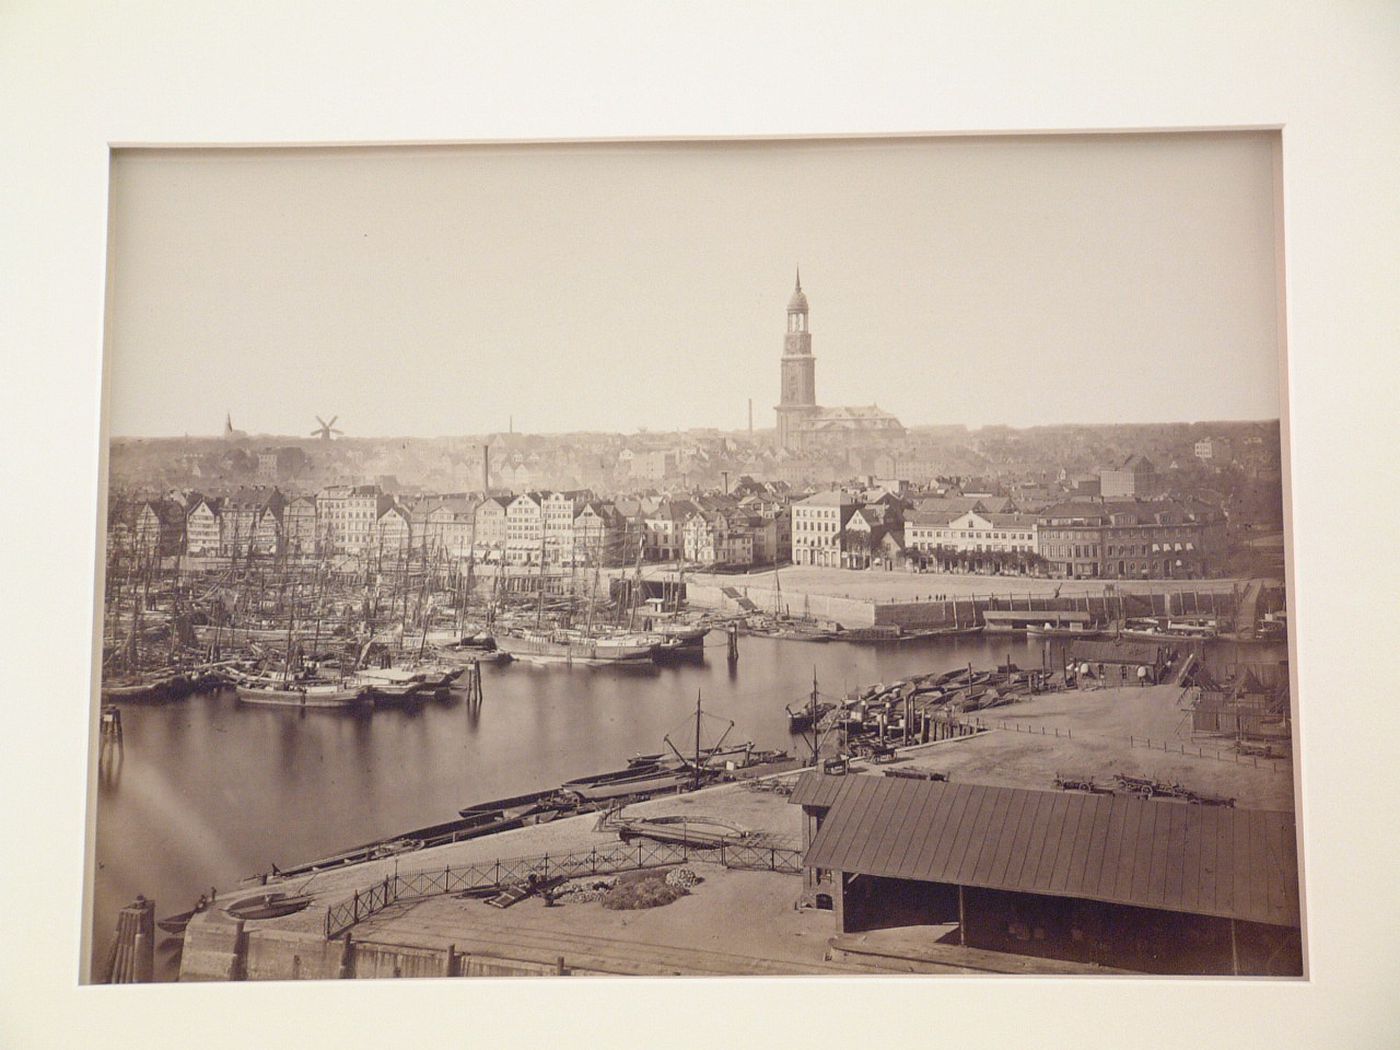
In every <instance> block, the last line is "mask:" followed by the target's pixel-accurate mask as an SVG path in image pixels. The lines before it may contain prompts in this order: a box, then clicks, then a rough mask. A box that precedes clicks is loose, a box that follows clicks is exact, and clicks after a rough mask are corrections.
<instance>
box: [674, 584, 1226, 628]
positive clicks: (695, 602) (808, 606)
mask: <svg viewBox="0 0 1400 1050" xmlns="http://www.w3.org/2000/svg"><path fill="white" fill-rule="evenodd" d="M686 600H687V601H688V602H689V604H691V605H692V606H694V607H696V608H701V609H713V610H715V611H717V612H722V613H727V614H731V615H741V614H743V613H745V612H752V611H754V610H755V609H756V610H758V611H761V612H780V613H786V614H789V615H793V616H808V615H810V616H812V617H815V618H817V619H826V620H835V621H836V622H837V623H839V624H840V625H841V626H843V627H873V626H897V627H909V628H919V627H948V626H952V625H954V624H962V625H964V626H967V625H971V624H976V623H978V622H980V617H981V613H983V612H985V611H987V610H989V609H991V610H999V611H1019V610H1025V611H1027V612H1045V613H1051V612H1057V611H1058V612H1073V611H1078V612H1087V613H1089V615H1090V616H1092V617H1093V618H1094V619H1096V620H1116V619H1119V618H1121V617H1134V616H1192V615H1198V614H1199V615H1209V616H1219V617H1222V618H1231V617H1233V616H1234V607H1235V602H1234V596H1233V595H1232V594H1230V593H1229V592H1224V593H1219V592H1213V591H1210V590H1206V589H1196V588H1192V587H1182V588H1181V589H1180V590H1174V591H1165V590H1158V589H1153V590H1151V591H1146V592H1144V593H1140V594H1134V593H1123V592H1122V591H1121V590H1120V591H1115V592H1113V593H1110V594H1107V595H1070V596H1065V597H1054V596H1052V595H1045V596H1035V595H973V596H970V597H958V598H957V599H955V600H949V601H918V600H900V599H888V600H879V599H864V598H844V597H838V596H836V595H827V594H802V593H795V592H789V591H777V590H772V589H769V588H764V587H752V586H745V585H744V584H743V582H742V577H738V578H736V580H735V582H734V583H733V584H728V585H716V584H710V583H697V582H692V581H690V580H687V581H686ZM745 602H748V603H750V605H751V606H752V608H749V607H746V606H745V604H744V603H745Z"/></svg>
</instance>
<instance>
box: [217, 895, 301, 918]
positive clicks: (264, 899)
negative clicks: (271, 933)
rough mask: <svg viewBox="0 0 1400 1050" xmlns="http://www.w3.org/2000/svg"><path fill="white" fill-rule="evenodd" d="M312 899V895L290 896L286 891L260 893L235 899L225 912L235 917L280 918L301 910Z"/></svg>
mask: <svg viewBox="0 0 1400 1050" xmlns="http://www.w3.org/2000/svg"><path fill="white" fill-rule="evenodd" d="M312 900H313V898H311V897H307V896H289V895H287V894H285V893H260V894H258V895H257V896H254V897H244V898H243V899H242V900H239V901H234V902H233V903H232V904H230V905H229V906H228V907H227V908H225V909H224V914H225V915H230V916H232V917H233V918H235V919H280V918H281V917H282V916H284V915H291V914H293V913H294V912H299V911H301V910H302V909H303V908H305V907H307V905H309V904H310V903H311V901H312Z"/></svg>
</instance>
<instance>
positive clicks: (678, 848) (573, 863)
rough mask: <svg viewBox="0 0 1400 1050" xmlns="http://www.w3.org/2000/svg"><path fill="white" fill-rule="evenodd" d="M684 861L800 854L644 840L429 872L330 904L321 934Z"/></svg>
mask: <svg viewBox="0 0 1400 1050" xmlns="http://www.w3.org/2000/svg"><path fill="white" fill-rule="evenodd" d="M690 860H702V861H708V862H711V863H713V862H716V861H717V862H718V863H720V864H723V865H724V866H725V867H727V868H738V869H743V870H746V871H776V872H783V873H786V874H793V873H797V872H800V871H801V870H802V851H801V850H800V849H794V848H791V847H784V846H760V845H745V844H742V843H725V844H723V845H720V846H718V847H714V848H700V847H697V846H694V845H690V844H687V843H671V842H648V841H638V842H636V843H635V844H626V845H624V844H622V843H617V844H614V845H612V846H607V847H604V848H603V849H598V848H596V847H595V848H594V849H591V850H589V851H588V852H586V853H584V852H577V853H563V854H556V855H554V856H550V855H549V854H548V853H545V854H542V855H540V856H537V857H514V858H510V859H502V860H496V861H493V862H491V863H489V864H464V865H462V866H460V867H452V866H450V865H449V866H447V867H444V868H435V869H432V870H429V871H415V872H409V873H406V874H398V873H395V874H393V875H387V876H385V877H384V879H383V880H381V881H380V882H376V883H374V884H373V885H371V886H369V887H368V888H367V889H362V890H356V891H355V893H354V894H353V896H351V897H350V899H349V900H344V901H341V902H339V903H337V904H332V905H330V906H329V907H328V908H327V909H326V918H325V935H326V939H327V940H330V939H331V938H333V937H338V936H340V935H341V934H342V933H344V932H345V931H346V930H348V929H350V928H351V927H352V926H354V925H356V924H357V923H359V922H362V921H364V920H365V919H367V918H369V917H370V916H371V915H374V914H375V913H376V912H380V911H383V910H384V909H385V908H387V907H388V906H389V905H390V904H394V903H396V902H398V901H403V900H416V899H419V898H422V897H434V896H441V895H444V894H449V893H465V892H467V891H473V890H477V891H479V890H490V889H496V888H500V887H504V886H507V885H510V884H512V883H522V882H528V881H529V878H530V876H531V875H534V876H536V877H537V878H539V879H549V878H556V877H561V876H562V877H564V878H581V877H583V876H586V875H610V874H614V873H616V872H620V871H639V870H641V869H643V868H662V867H667V866H668V865H671V864H682V863H685V862H686V861H690Z"/></svg>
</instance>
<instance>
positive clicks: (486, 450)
mask: <svg viewBox="0 0 1400 1050" xmlns="http://www.w3.org/2000/svg"><path fill="white" fill-rule="evenodd" d="M490 492H491V446H490V445H486V444H483V445H482V446H481V494H482V495H483V496H486V495H489V494H490Z"/></svg>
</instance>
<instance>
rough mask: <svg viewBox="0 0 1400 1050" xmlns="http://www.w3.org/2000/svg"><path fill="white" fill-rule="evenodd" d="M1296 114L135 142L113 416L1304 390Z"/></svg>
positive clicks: (246, 424)
mask: <svg viewBox="0 0 1400 1050" xmlns="http://www.w3.org/2000/svg"><path fill="white" fill-rule="evenodd" d="M1276 142H1277V136H1276V135H1275V134H1274V133H1269V132H1259V133H1219V134H1183V135H1103V136H1037V137H1015V138H1000V137H997V138H941V139H940V138H923V139H900V140H888V139H887V140H824V141H820V140H807V141H802V140H794V141H764V142H730V143H651V144H639V143H629V144H567V145H510V146H431V147H381V148H372V149H366V148H350V149H330V148H320V149H225V150H209V149H188V150H185V149H168V150H167V149H155V150H152V149H142V150H122V151H118V152H116V153H115V154H114V157H113V163H112V185H111V203H110V207H111V217H110V236H111V239H110V247H109V252H110V268H109V280H110V284H109V290H108V296H109V331H108V340H107V352H108V367H107V375H108V396H109V403H108V406H109V407H108V411H109V432H110V433H111V434H112V435H114V436H147V437H157V436H176V435H181V434H191V435H199V434H215V433H218V432H219V431H220V430H221V429H222V427H223V422H224V416H225V413H229V414H231V416H232V418H233V422H234V425H235V426H236V427H238V428H239V429H242V430H246V431H249V432H252V433H269V434H287V435H297V434H306V433H309V431H310V430H311V429H312V428H313V427H314V426H315V417H316V416H317V415H318V414H319V415H321V416H324V417H325V418H327V419H329V418H330V417H331V416H333V415H337V416H339V422H338V424H337V425H338V426H339V427H341V428H343V429H344V431H345V433H346V434H347V435H348V436H359V437H370V436H389V435H392V436H409V435H413V436H425V437H427V436H440V435H454V434H479V433H486V432H490V431H495V430H504V429H506V428H507V427H508V426H509V425H510V423H511V421H512V420H513V423H514V427H515V429H516V430H517V431H524V432H545V433H548V432H565V431H576V430H602V431H618V432H631V431H634V430H638V429H649V430H674V429H686V428H690V427H718V428H721V429H734V430H737V429H741V428H743V427H745V426H746V425H747V421H748V417H747V412H748V402H749V399H750V398H752V400H753V412H754V425H755V427H756V428H766V427H771V426H773V425H774V413H773V406H774V405H775V404H776V403H777V399H778V379H779V367H778V362H779V357H780V356H781V353H782V345H783V332H784V327H785V320H786V319H785V309H786V305H787V301H788V297H789V295H790V294H791V292H792V288H793V280H794V270H795V268H796V267H797V266H798V265H799V264H800V266H801V270H802V286H803V289H804V291H806V293H807V295H808V298H809V300H810V303H811V322H810V323H811V331H812V336H813V339H812V349H813V353H814V355H815V356H816V358H817V362H816V380H817V400H818V402H819V403H821V404H824V405H847V404H849V405H868V404H878V405H879V406H880V407H881V408H884V409H886V410H887V411H890V412H893V413H894V414H895V415H897V416H899V417H900V419H901V420H902V422H904V424H905V425H906V426H919V425H926V424H935V425H936V424H948V423H953V424H968V425H973V426H978V425H983V424H1009V425H1012V426H1032V425H1040V424H1049V423H1144V422H1176V421H1195V420H1229V419H1273V418H1276V417H1277V416H1278V415H1279V402H1280V390H1279V382H1280V380H1279V357H1280V351H1279V344H1280V332H1279V322H1278V316H1279V310H1278V301H1277V299H1278V295H1279V292H1278V288H1277V270H1276V262H1275V259H1276V256H1275V227H1276V219H1275V187H1274V148H1275V144H1276Z"/></svg>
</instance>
